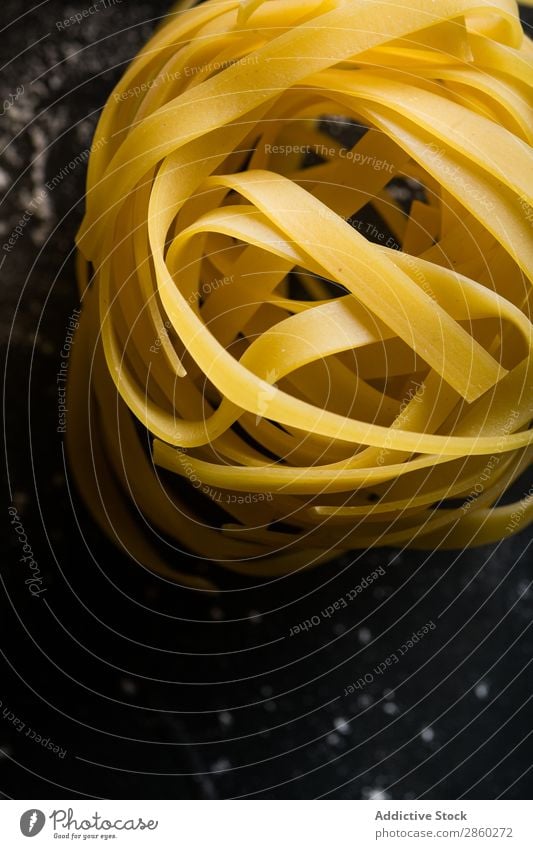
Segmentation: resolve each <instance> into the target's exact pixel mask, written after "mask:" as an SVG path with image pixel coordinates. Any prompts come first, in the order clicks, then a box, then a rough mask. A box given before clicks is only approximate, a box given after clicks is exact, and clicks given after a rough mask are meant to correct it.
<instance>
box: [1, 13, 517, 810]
mask: <svg viewBox="0 0 533 849" xmlns="http://www.w3.org/2000/svg"><path fill="white" fill-rule="evenodd" d="M101 5H104V4H101ZM107 6H108V8H105V9H103V8H102V9H101V10H99V11H98V12H96V13H92V14H91V15H90V16H88V17H87V18H86V19H84V21H83V22H82V23H81V24H73V25H71V26H69V27H68V28H67V29H66V30H65V29H63V30H62V31H61V30H60V29H59V28H58V26H57V22H60V21H62V20H64V19H65V18H67V17H68V16H70V15H72V14H73V13H74V12H76V11H77V7H76V5H75V4H74V3H73V4H70V3H65V2H54V1H53V0H49V2H46V0H45V2H43V3H40V4H37V5H35V7H31V6H30V5H27V6H26V7H24V6H23V5H22V4H21V3H20V2H19V0H4V2H3V5H2V11H3V15H2V25H3V27H4V30H3V32H2V39H1V41H0V53H1V59H2V62H1V64H2V66H4V70H3V71H2V79H1V86H2V91H1V93H0V101H3V100H4V99H5V98H8V101H9V102H8V104H7V108H6V104H4V113H3V115H2V117H1V118H0V136H1V139H0V142H1V145H0V147H1V149H2V150H3V153H2V157H1V164H0V189H1V190H2V194H4V195H5V197H4V199H3V201H2V215H1V217H0V236H1V237H5V236H6V234H9V233H11V232H12V230H13V229H14V228H15V227H17V225H19V224H20V222H21V220H24V223H23V225H22V227H21V230H22V233H21V236H20V238H19V240H18V241H17V243H16V245H15V246H14V248H13V250H12V251H10V252H9V253H6V252H4V251H0V262H1V263H2V266H1V272H0V273H1V290H0V292H1V298H2V310H1V312H0V322H1V325H0V335H1V339H2V346H3V353H4V355H5V363H6V370H5V378H6V380H5V392H4V402H5V407H4V411H5V421H6V428H5V435H6V455H5V456H6V461H7V469H8V489H7V493H6V496H5V498H4V507H3V513H4V519H5V524H4V526H5V529H6V536H5V543H4V545H3V551H4V556H3V558H2V566H1V574H0V577H1V581H2V584H1V587H0V590H1V593H2V607H1V614H0V616H1V618H0V621H1V624H2V641H1V656H0V664H1V666H0V703H1V704H0V791H1V793H2V794H3V795H4V796H6V797H15V798H48V799H54V798H65V797H67V798H70V797H74V798H76V797H79V798H84V797H92V796H95V797H105V798H182V797H184V798H211V799H214V798H228V797H241V796H250V797H261V798H269V797H276V798H295V799H299V798H315V797H318V796H327V797H329V798H353V799H360V798H363V799H365V798H384V799H387V798H392V799H408V798H426V799H437V798H440V799H454V798H458V797H461V796H464V797H467V798H495V797H498V796H502V797H505V798H523V797H529V795H530V791H531V775H532V774H531V772H530V767H531V765H532V760H533V757H532V747H531V738H530V737H529V735H530V734H531V705H530V700H531V697H532V695H531V693H532V689H531V684H532V678H531V672H530V666H529V664H530V663H531V647H532V642H533V641H532V637H531V631H530V626H531V621H532V613H533V594H532V592H531V589H530V583H531V582H530V578H531V556H530V553H529V552H528V546H529V544H530V542H531V534H528V533H524V534H522V535H520V536H518V537H516V538H514V539H512V540H507V541H506V542H505V543H502V544H500V545H497V546H494V547H490V548H483V549H477V550H474V551H467V552H463V553H459V552H457V553H454V552H451V553H450V552H448V553H443V552H429V553H423V552H394V551H369V552H362V553H354V554H353V556H351V557H346V558H344V559H343V560H341V561H337V562H335V563H332V564H330V565H328V566H324V567H321V568H320V569H317V570H315V571H313V572H310V573H308V574H300V575H297V576H294V577H292V578H290V579H284V580H272V581H261V582H255V583H254V582H251V581H244V580H242V579H237V578H236V577H231V576H227V575H221V574H219V573H218V571H217V570H216V569H215V568H214V567H213V572H212V573H213V575H214V576H215V577H216V579H217V580H218V581H219V583H220V586H221V587H222V589H221V591H220V593H219V594H217V595H215V594H210V593H198V592H192V591H190V590H186V589H183V588H179V587H176V586H174V585H172V584H170V583H169V582H168V581H165V580H164V579H161V578H158V577H155V576H153V575H151V574H150V573H147V572H146V571H144V570H142V569H141V568H139V567H137V566H135V565H133V564H131V563H130V562H127V561H126V560H125V559H124V558H123V557H122V556H121V555H120V554H119V553H118V552H117V551H116V550H114V549H113V548H111V547H110V545H109V544H108V543H107V541H106V540H104V539H103V538H102V537H101V535H100V533H99V532H98V530H97V529H96V528H95V527H94V525H93V524H92V522H91V520H90V519H89V518H88V517H87V515H86V512H85V510H84V508H83V505H82V504H80V503H79V501H78V499H77V496H76V494H75V492H72V490H71V489H70V487H69V483H70V480H69V474H68V469H66V467H65V461H64V451H63V442H62V437H61V435H60V434H58V433H57V432H56V426H57V409H56V383H55V376H56V374H57V371H58V369H59V361H60V357H59V351H60V349H61V345H62V341H63V340H64V338H65V335H66V332H67V326H68V320H69V316H70V315H71V313H72V310H73V308H75V307H76V306H78V304H77V299H76V294H75V284H74V274H73V254H72V246H73V239H74V235H75V232H76V229H77V227H78V224H79V222H80V219H81V215H82V210H83V186H84V179H85V168H86V154H85V153H84V151H86V149H87V147H88V145H89V144H90V140H91V137H92V133H93V131H94V127H95V123H96V120H97V117H98V114H99V112H100V110H101V109H102V106H103V104H104V103H105V100H106V98H107V96H108V95H109V92H110V91H111V89H112V86H113V84H114V82H115V81H116V80H117V79H118V78H119V76H120V74H121V73H122V71H123V69H124V68H125V66H126V65H127V63H128V62H129V61H130V59H131V58H132V57H133V56H134V55H135V53H136V52H137V50H138V49H139V48H140V46H141V45H142V44H143V43H144V42H145V41H146V39H147V37H148V36H149V35H150V33H151V32H152V31H153V28H154V26H155V25H156V23H157V21H158V20H159V19H160V17H161V16H163V15H164V14H165V12H166V11H167V10H168V5H167V4H166V3H165V2H162V0H151V2H133V0H122V2H121V3H118V0H117V2H115V3H112V2H111V0H109V2H108V4H107ZM78 8H81V6H80V7H78ZM529 19H530V21H531V16H530V18H529ZM21 86H23V87H24V91H23V92H21V91H20V87H21ZM76 157H77V158H76ZM73 163H74V164H73ZM61 174H63V177H62V178H61V179H60V180H59V181H56V182H57V185H56V188H55V189H54V190H53V191H46V190H45V191H44V193H43V188H44V186H45V184H46V182H47V181H50V180H51V179H52V178H53V177H54V176H57V175H61ZM27 210H31V214H30V215H29V216H28V215H27V214H26V217H25V218H24V215H25V212H26V211H27ZM1 241H3V238H2V239H1ZM12 504H13V505H14V506H15V508H16V510H17V511H18V516H19V517H20V520H21V522H22V525H23V528H24V532H25V533H26V534H27V538H28V541H29V545H30V546H31V550H32V552H33V555H34V558H35V560H36V561H37V563H38V565H39V569H40V573H41V578H42V583H41V584H40V587H41V588H42V589H43V590H45V591H43V592H42V593H41V594H40V595H39V596H38V597H35V598H34V597H32V596H31V594H30V592H29V591H28V585H27V584H25V583H24V581H25V580H26V578H27V574H28V573H27V570H26V569H25V564H24V563H23V562H21V560H20V558H21V555H22V552H21V548H20V544H19V542H18V540H17V536H16V534H15V533H14V531H13V528H12V527H11V526H10V524H9V523H10V518H11V517H10V515H9V514H8V508H9V507H10V506H11V505H12ZM372 573H374V576H372ZM369 575H370V576H371V579H369V581H368V584H369V585H368V586H367V587H366V588H362V591H361V592H359V593H358V594H357V597H356V599H355V600H354V601H353V602H351V603H350V604H348V605H347V606H346V607H344V608H340V609H339V610H338V611H335V612H334V614H333V615H332V616H331V617H329V618H328V617H327V616H326V615H322V613H321V612H322V611H323V610H325V609H326V608H327V606H328V605H331V604H333V603H334V602H335V601H336V600H337V599H339V598H340V597H342V596H345V594H346V593H347V592H349V590H350V589H351V588H353V587H356V586H357V585H360V584H361V582H362V581H363V579H365V578H367V577H368V576H369ZM308 619H310V620H311V621H314V622H315V623H317V621H318V624H314V625H313V627H312V628H310V629H308V630H307V631H305V630H304V631H301V632H300V633H299V634H294V635H293V636H291V635H290V633H291V628H293V627H294V626H295V625H298V624H299V623H301V622H305V620H308ZM423 626H426V629H425V630H426V631H427V632H428V633H427V634H424V635H423V636H422V637H421V638H419V639H418V641H415V642H414V644H413V645H412V647H411V648H410V649H409V650H408V651H406V652H405V653H404V654H403V655H402V656H401V657H400V650H401V647H402V646H404V645H405V643H406V641H407V640H408V639H409V638H410V637H411V636H412V634H413V632H415V631H418V630H420V629H423ZM428 626H429V627H428ZM433 626H434V627H433ZM394 656H396V657H397V658H398V662H396V661H395V660H394ZM354 683H355V685H356V686H353V685H354ZM350 685H352V686H351V687H350ZM48 741H50V745H49V746H48V745H47V744H48Z"/></svg>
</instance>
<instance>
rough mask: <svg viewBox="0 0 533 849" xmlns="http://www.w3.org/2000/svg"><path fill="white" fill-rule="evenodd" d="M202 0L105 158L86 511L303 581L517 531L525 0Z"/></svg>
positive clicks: (526, 211) (135, 550)
mask: <svg viewBox="0 0 533 849" xmlns="http://www.w3.org/2000/svg"><path fill="white" fill-rule="evenodd" d="M190 5H191V4H186V5H185V6H184V5H181V6H178V8H177V9H176V10H175V11H174V13H173V14H171V15H170V17H169V18H168V19H167V20H166V23H165V24H164V26H163V27H162V28H161V29H160V30H159V31H158V32H157V33H156V35H155V36H154V37H153V38H152V39H151V41H150V42H149V43H148V44H147V45H146V47H145V48H144V49H143V50H142V51H141V53H140V54H139V55H138V56H137V58H136V59H135V61H134V62H133V63H132V65H131V66H130V67H129V68H128V70H127V72H126V73H125V75H124V76H123V78H122V80H121V81H120V83H119V84H118V86H117V87H116V89H115V90H114V92H113V94H112V95H111V97H110V98H109V101H108V103H107V106H106V108H105V110H104V113H103V115H102V117H101V120H100V123H99V126H98V130H97V133H96V136H95V140H94V146H93V151H92V154H91V158H90V165H89V175H88V187H87V212H86V217H85V220H84V222H83V225H82V228H81V232H80V235H79V250H80V255H79V277H80V290H81V296H82V300H83V313H82V320H81V326H80V329H79V332H78V336H77V338H76V344H75V346H74V352H73V363H72V370H71V373H70V386H69V404H68V406H69V419H68V448H69V454H70V460H71V464H72V466H73V468H74V471H75V474H76V478H77V481H78V485H79V487H80V489H81V490H82V492H83V494H84V496H85V497H86V499H87V500H88V502H89V504H90V506H91V508H92V511H93V513H94V515H95V516H96V518H97V519H98V520H99V522H100V523H101V525H102V526H103V527H104V528H105V529H106V531H107V532H108V533H109V534H110V536H111V537H112V538H114V539H115V540H116V541H117V542H118V543H119V544H120V545H122V546H123V547H124V548H125V549H126V550H128V551H129V552H130V553H131V554H132V556H134V557H135V558H137V559H138V560H139V561H141V562H142V563H144V564H146V565H148V566H149V567H150V568H153V569H156V570H159V571H160V572H163V573H164V574H172V575H175V576H178V577H181V578H183V576H180V575H179V572H178V571H177V570H176V565H177V564H179V554H178V553H177V552H179V551H180V550H181V549H184V550H186V551H189V552H192V553H194V554H195V555H197V556H199V557H203V558H208V559H210V560H215V561H216V562H218V563H223V564H226V565H228V566H230V567H231V568H234V569H237V570H239V571H242V572H247V573H250V574H259V575H265V574H281V573H284V572H288V571H291V570H293V569H295V568H299V567H302V566H307V565H313V564H316V563H318V562H320V561H323V560H325V559H328V558H331V557H332V556H334V555H336V554H339V553H341V552H343V551H347V550H350V549H354V548H361V547H366V546H381V545H386V546H414V547H418V548H433V547H436V546H444V547H449V548H452V547H454V548H456V547H464V546H470V545H478V544H482V543H487V542H491V541H495V540H498V539H500V538H502V537H504V536H506V535H509V534H511V533H513V532H514V531H516V530H518V529H519V528H521V527H523V526H525V525H526V524H527V523H528V522H530V521H531V519H532V518H533V498H532V497H531V493H529V494H528V493H526V492H522V494H521V496H520V500H519V501H516V502H515V503H513V504H508V503H504V505H502V504H499V505H498V502H499V500H500V499H501V498H502V496H503V495H505V493H506V491H507V490H508V488H509V487H510V485H511V484H512V483H513V481H514V480H515V479H517V478H518V476H519V475H520V474H521V472H523V471H524V469H525V468H526V467H527V466H528V465H529V463H530V460H531V453H532V448H531V444H532V439H533V434H532V432H531V431H530V430H529V424H530V421H531V418H532V417H533V381H532V375H533V366H532V359H531V354H532V325H531V323H530V308H531V297H530V283H531V280H532V268H533V240H532V234H533V229H532V227H533V196H532V187H533V171H532V155H531V147H530V145H531V141H532V135H533V124H532V94H533V92H532V85H531V82H532V57H533V50H532V47H531V43H530V41H529V40H528V39H527V38H526V37H525V36H524V34H523V32H522V29H521V25H520V22H519V19H518V17H517V8H516V4H515V3H514V2H512V0H490V2H489V0H434V1H430V0H386V1H385V2H381V0H263V2H244V3H239V2H237V0H227V2H226V0H223V2H218V0H208V2H206V3H204V4H202V5H200V6H198V7H196V8H188V7H189V6H190ZM89 278H90V284H89ZM117 390H118V392H117ZM497 505H498V506H497ZM165 552H166V554H165ZM187 580H189V581H193V582H194V581H195V579H194V577H187Z"/></svg>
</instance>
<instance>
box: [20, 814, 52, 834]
mask: <svg viewBox="0 0 533 849" xmlns="http://www.w3.org/2000/svg"><path fill="white" fill-rule="evenodd" d="M45 822H46V817H45V815H44V814H43V812H42V811H39V810H37V808H32V809H31V810H29V811H25V812H24V813H23V814H22V816H21V818H20V830H21V832H22V833H23V835H24V837H35V835H36V834H39V832H40V831H42V829H43V826H44V824H45Z"/></svg>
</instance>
